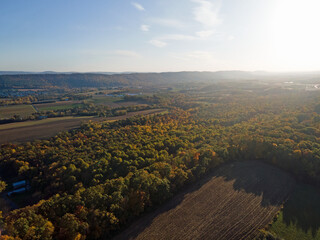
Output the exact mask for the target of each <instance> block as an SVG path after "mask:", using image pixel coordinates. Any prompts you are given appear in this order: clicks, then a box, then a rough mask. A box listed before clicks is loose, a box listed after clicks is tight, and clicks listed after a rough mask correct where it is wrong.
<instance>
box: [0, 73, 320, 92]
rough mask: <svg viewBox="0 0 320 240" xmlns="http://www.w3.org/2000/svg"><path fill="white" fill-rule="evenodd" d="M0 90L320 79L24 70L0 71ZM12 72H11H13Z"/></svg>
mask: <svg viewBox="0 0 320 240" xmlns="http://www.w3.org/2000/svg"><path fill="white" fill-rule="evenodd" d="M0 73H11V74H5V75H4V74H2V75H1V74H0V89H10V88H43V89H44V88H82V87H122V86H139V85H143V86H146V85H149V86H159V85H168V84H183V83H201V82H202V83H204V82H206V83H215V82H221V81H239V80H284V81H285V80H286V81H288V80H290V81H293V80H294V81H300V82H301V81H309V80H310V83H311V82H316V83H319V82H320V72H308V73H267V72H262V71H259V72H246V71H218V72H163V73H117V74H114V73H73V72H69V73H55V72H45V73H26V72H19V74H17V72H4V71H3V72H0ZM13 73H15V74H13Z"/></svg>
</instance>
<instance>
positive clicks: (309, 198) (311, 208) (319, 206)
mask: <svg viewBox="0 0 320 240" xmlns="http://www.w3.org/2000/svg"><path fill="white" fill-rule="evenodd" d="M283 221H284V223H285V224H286V225H287V226H289V225H291V224H292V225H295V226H296V227H297V228H299V229H301V230H303V231H304V232H305V233H307V232H308V231H311V233H312V236H313V237H315V236H316V234H317V231H318V230H320V192H319V190H318V189H316V188H314V187H312V186H310V185H305V184H298V185H297V186H296V187H295V189H294V191H293V193H292V195H291V197H290V199H289V200H288V201H287V202H286V203H285V205H284V207H283Z"/></svg>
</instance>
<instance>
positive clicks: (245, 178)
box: [114, 162, 294, 239]
mask: <svg viewBox="0 0 320 240" xmlns="http://www.w3.org/2000/svg"><path fill="white" fill-rule="evenodd" d="M215 178H223V180H224V181H225V182H229V181H233V183H232V187H233V189H234V190H236V191H245V192H246V193H248V194H254V195H255V196H261V199H262V200H261V206H263V207H268V206H277V207H279V206H280V205H282V204H283V202H284V201H285V200H286V199H287V198H288V196H289V194H290V192H291V190H292V189H293V186H294V180H293V179H292V178H291V177H290V176H289V175H288V174H286V173H285V172H283V171H281V170H280V169H277V168H275V167H272V166H270V165H267V164H263V163H260V162H235V163H232V164H227V165H224V166H222V167H220V168H219V169H217V170H216V171H214V172H213V173H210V174H208V175H206V176H205V177H203V178H202V179H201V180H199V181H197V182H196V183H194V184H192V185H191V186H188V187H187V188H186V189H185V190H183V191H182V192H180V193H179V194H177V195H176V196H175V197H173V198H172V199H170V200H169V201H168V202H167V203H165V204H163V205H162V206H160V207H158V208H157V209H156V210H155V211H152V212H150V213H147V214H144V215H143V216H142V217H140V218H139V219H138V220H136V221H135V222H133V224H131V225H130V226H129V227H128V228H127V229H126V230H125V231H123V232H122V233H120V234H119V235H117V236H116V237H115V238H114V239H135V238H136V237H137V236H139V234H140V233H142V232H143V231H144V230H145V229H146V228H148V227H149V226H150V225H151V224H152V223H153V222H154V220H155V219H156V218H157V216H159V215H161V214H164V213H166V212H168V211H170V210H171V209H174V208H176V207H177V206H178V205H179V204H180V203H181V202H182V201H183V200H184V199H185V198H186V197H187V196H188V195H189V194H192V193H193V192H195V191H197V190H198V189H200V188H202V187H203V186H204V185H205V184H206V183H208V182H209V181H211V180H213V179H215Z"/></svg>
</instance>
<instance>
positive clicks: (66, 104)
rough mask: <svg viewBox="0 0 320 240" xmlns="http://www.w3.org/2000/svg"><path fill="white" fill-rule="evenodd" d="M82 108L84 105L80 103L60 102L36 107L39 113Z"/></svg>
mask: <svg viewBox="0 0 320 240" xmlns="http://www.w3.org/2000/svg"><path fill="white" fill-rule="evenodd" d="M82 106H83V104H82V103H81V102H80V101H59V102H55V103H41V104H36V105H35V107H36V108H37V109H38V110H39V111H51V110H53V111H56V110H66V109H72V108H76V107H82Z"/></svg>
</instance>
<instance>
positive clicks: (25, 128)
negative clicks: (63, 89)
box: [0, 109, 164, 144]
mask: <svg viewBox="0 0 320 240" xmlns="http://www.w3.org/2000/svg"><path fill="white" fill-rule="evenodd" d="M163 111H164V110H163V109H149V110H144V111H138V112H130V113H128V114H126V115H123V116H117V117H109V118H97V117H58V118H48V119H44V120H38V121H26V122H17V123H9V124H3V125H0V144H4V143H9V142H15V143H21V142H27V141H32V140H36V139H46V138H49V137H53V136H55V135H56V134H57V133H59V132H61V131H67V130H70V129H72V128H77V127H79V126H80V125H81V123H82V122H85V121H89V120H93V121H116V120H121V119H126V118H128V117H132V116H135V115H140V114H141V115H150V114H156V113H161V112H163Z"/></svg>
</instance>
